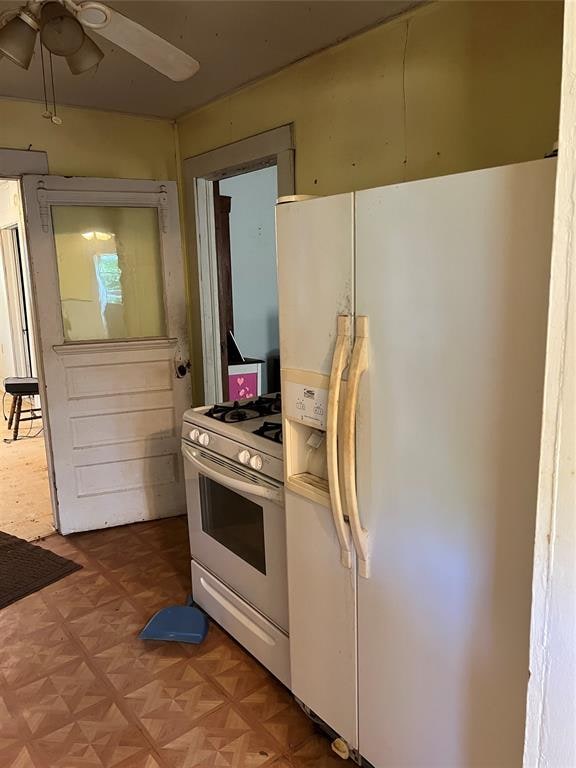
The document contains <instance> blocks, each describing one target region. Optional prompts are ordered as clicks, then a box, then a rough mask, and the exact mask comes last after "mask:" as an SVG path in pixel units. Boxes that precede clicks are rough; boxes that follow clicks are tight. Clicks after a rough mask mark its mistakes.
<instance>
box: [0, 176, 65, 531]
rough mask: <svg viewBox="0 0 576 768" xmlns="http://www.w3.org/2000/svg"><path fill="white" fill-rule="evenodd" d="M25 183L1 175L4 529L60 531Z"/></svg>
mask: <svg viewBox="0 0 576 768" xmlns="http://www.w3.org/2000/svg"><path fill="white" fill-rule="evenodd" d="M37 382H38V370H37V363H36V342H35V329H34V317H33V304H32V292H31V280H30V272H29V262H28V254H27V249H26V236H25V230H24V216H23V212H22V200H21V194H20V184H19V182H18V181H16V180H14V179H7V178H6V179H0V384H1V386H2V416H3V418H2V421H1V433H2V434H1V442H0V488H1V489H2V493H1V494H0V530H1V531H4V532H5V533H9V534H11V535H14V536H18V537H20V538H23V539H26V540H28V541H32V540H35V539H38V538H42V537H44V536H47V535H49V534H51V533H53V531H54V515H53V510H52V502H51V498H50V484H49V479H48V464H47V456H46V444H45V435H44V429H43V423H42V408H41V404H40V398H39V394H35V393H38V392H39V389H38V385H37Z"/></svg>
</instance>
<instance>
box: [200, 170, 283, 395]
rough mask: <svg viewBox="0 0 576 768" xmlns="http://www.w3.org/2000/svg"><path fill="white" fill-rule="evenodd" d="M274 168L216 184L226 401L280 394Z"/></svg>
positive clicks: (221, 335) (275, 181) (223, 381)
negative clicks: (224, 341) (273, 393)
mask: <svg viewBox="0 0 576 768" xmlns="http://www.w3.org/2000/svg"><path fill="white" fill-rule="evenodd" d="M276 198H277V171H276V166H271V167H269V168H262V169H259V170H255V171H249V172H247V173H243V174H241V175H238V176H233V177H230V178H228V179H223V180H222V181H220V182H214V218H215V224H216V253H217V262H218V303H219V311H220V338H221V341H222V340H223V339H225V340H226V344H221V348H222V363H221V365H222V392H223V397H224V399H225V400H241V399H246V398H254V397H258V396H259V395H263V394H266V393H269V392H277V391H278V390H279V389H280V353H279V346H280V342H279V330H278V285H277V281H278V278H277V270H276V242H275V229H274V206H275V203H276Z"/></svg>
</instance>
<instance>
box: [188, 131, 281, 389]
mask: <svg viewBox="0 0 576 768" xmlns="http://www.w3.org/2000/svg"><path fill="white" fill-rule="evenodd" d="M271 166H276V168H277V191H278V197H285V196H288V195H293V194H294V192H295V178H294V138H293V129H292V125H291V124H290V125H283V126H280V127H279V128H274V129H272V130H270V131H265V132H264V133H259V134H256V135H255V136H250V137H248V138H246V139H242V140H241V141H236V142H234V143H232V144H227V145H225V146H223V147H219V148H218V149H214V150H211V151H209V152H204V153H203V154H201V155H195V156H193V157H188V158H185V159H184V161H183V170H184V186H185V197H186V209H185V218H186V230H187V234H188V243H189V247H190V248H192V246H191V244H192V243H194V242H195V244H196V252H197V264H198V291H199V301H198V302H197V306H198V307H199V317H198V315H197V322H199V323H200V326H201V331H202V368H203V402H206V403H216V402H220V401H221V400H222V366H221V358H220V313H219V307H218V260H217V247H216V230H215V221H214V194H213V184H214V182H215V181H221V180H222V179H228V178H230V177H232V176H239V175H241V174H243V173H249V172H250V171H256V170H259V169H261V168H269V167H271Z"/></svg>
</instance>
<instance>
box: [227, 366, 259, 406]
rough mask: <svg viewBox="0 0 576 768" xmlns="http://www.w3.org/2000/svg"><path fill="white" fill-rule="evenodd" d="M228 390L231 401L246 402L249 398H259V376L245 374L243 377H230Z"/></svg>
mask: <svg viewBox="0 0 576 768" xmlns="http://www.w3.org/2000/svg"><path fill="white" fill-rule="evenodd" d="M228 390H229V396H230V400H245V399H246V398H248V397H257V394H258V374H257V373H243V374H242V375H241V376H234V375H232V376H229V378H228Z"/></svg>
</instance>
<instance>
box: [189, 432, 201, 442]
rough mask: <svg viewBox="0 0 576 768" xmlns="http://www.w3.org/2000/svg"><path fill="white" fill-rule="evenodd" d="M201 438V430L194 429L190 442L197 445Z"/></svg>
mask: <svg viewBox="0 0 576 768" xmlns="http://www.w3.org/2000/svg"><path fill="white" fill-rule="evenodd" d="M199 437H200V430H199V429H193V430H192V432H190V440H192V442H193V443H197V442H198V438H199Z"/></svg>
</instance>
